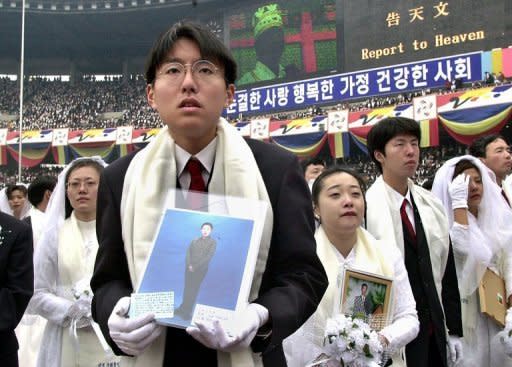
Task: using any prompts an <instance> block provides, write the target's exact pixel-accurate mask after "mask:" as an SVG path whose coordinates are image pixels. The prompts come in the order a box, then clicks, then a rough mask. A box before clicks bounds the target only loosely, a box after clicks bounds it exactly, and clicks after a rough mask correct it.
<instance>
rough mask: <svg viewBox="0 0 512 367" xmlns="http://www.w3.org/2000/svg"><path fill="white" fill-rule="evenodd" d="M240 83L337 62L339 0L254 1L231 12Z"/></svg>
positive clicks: (307, 72)
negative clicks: (337, 7) (337, 6)
mask: <svg viewBox="0 0 512 367" xmlns="http://www.w3.org/2000/svg"><path fill="white" fill-rule="evenodd" d="M227 21H228V27H229V45H230V48H231V51H232V52H233V55H234V57H235V59H236V61H237V63H238V65H239V73H238V76H239V78H238V83H237V85H238V86H249V85H250V86H255V85H258V84H268V83H269V82H277V81H288V80H297V79H304V78H307V77H310V76H315V75H325V74H327V73H329V71H331V70H333V69H336V68H337V59H338V57H337V51H336V49H337V46H336V1H335V0H315V1H304V0H282V1H270V2H254V3H251V4H250V5H244V7H240V8H236V9H233V11H230V12H229V13H228V19H227Z"/></svg>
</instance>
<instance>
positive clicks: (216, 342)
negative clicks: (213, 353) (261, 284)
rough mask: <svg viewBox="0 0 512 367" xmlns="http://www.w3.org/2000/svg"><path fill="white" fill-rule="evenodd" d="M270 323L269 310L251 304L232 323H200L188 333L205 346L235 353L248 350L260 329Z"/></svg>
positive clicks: (190, 327) (188, 330)
mask: <svg viewBox="0 0 512 367" xmlns="http://www.w3.org/2000/svg"><path fill="white" fill-rule="evenodd" d="M267 321H268V310H267V309H266V308H265V307H263V306H262V305H259V304H257V303H251V304H249V305H248V306H247V308H246V309H245V310H244V311H242V312H241V313H239V314H238V315H236V316H235V317H234V319H233V321H232V322H230V323H226V324H224V325H223V324H222V323H221V322H220V321H219V320H214V321H213V323H209V322H199V321H197V322H196V323H195V326H189V327H188V328H187V333H189V334H190V335H191V336H192V337H193V338H194V339H196V340H197V341H198V342H200V343H201V344H203V345H204V346H206V347H208V348H211V349H216V350H220V351H222V352H234V351H236V350H239V349H243V348H247V347H248V346H249V345H250V344H251V342H252V340H253V339H254V337H255V336H256V332H257V331H258V329H259V328H260V327H261V326H262V325H264V324H265V323H266V322H267Z"/></svg>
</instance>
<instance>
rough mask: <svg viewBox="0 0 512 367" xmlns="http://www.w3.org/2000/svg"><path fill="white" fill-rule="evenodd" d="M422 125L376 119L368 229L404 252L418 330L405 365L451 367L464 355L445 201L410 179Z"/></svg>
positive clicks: (372, 136)
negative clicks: (374, 170)
mask: <svg viewBox="0 0 512 367" xmlns="http://www.w3.org/2000/svg"><path fill="white" fill-rule="evenodd" d="M420 138H421V131H420V128H419V124H418V123H417V122H416V121H414V120H411V119H408V118H404V117H390V118H385V119H384V120H382V121H380V122H379V123H377V124H376V125H375V126H373V127H372V129H371V130H370V133H369V134H368V138H367V142H368V153H369V155H370V157H371V158H372V160H373V161H374V163H375V164H376V165H377V168H378V169H379V171H380V172H381V174H382V175H381V176H380V177H378V178H377V180H376V181H375V183H374V184H373V185H372V186H371V187H370V188H369V190H368V192H367V194H366V201H367V203H368V208H367V229H368V230H369V231H370V233H372V234H373V235H374V236H375V237H376V238H377V239H379V240H382V241H383V243H384V244H388V245H389V244H391V245H393V244H396V246H398V248H399V249H400V250H401V252H402V254H403V255H404V261H405V266H406V268H407V272H408V274H409V282H410V283H411V288H412V290H413V294H414V299H415V300H416V309H417V311H418V319H419V321H420V331H419V334H418V336H417V338H416V339H414V340H413V341H412V342H411V343H409V344H408V345H407V346H406V361H407V365H409V366H415V367H434V366H435V367H438V366H442V367H447V366H448V360H447V351H446V349H447V346H448V349H449V357H450V359H451V361H452V362H454V363H455V362H456V361H457V360H459V359H460V358H461V355H462V344H461V341H460V337H462V321H461V305H460V295H459V289H458V284H457V275H456V270H455V262H454V258H453V251H452V247H451V243H450V238H449V228H448V219H447V218H446V214H445V211H444V208H443V206H442V204H441V203H440V202H439V200H438V199H437V198H435V197H434V196H433V195H432V194H431V193H430V192H429V191H427V190H425V189H423V188H421V187H419V186H417V185H415V184H414V183H413V181H412V180H411V179H410V178H411V177H412V176H413V175H414V173H415V172H416V169H417V168H418V163H419V153H420V152H419V141H420Z"/></svg>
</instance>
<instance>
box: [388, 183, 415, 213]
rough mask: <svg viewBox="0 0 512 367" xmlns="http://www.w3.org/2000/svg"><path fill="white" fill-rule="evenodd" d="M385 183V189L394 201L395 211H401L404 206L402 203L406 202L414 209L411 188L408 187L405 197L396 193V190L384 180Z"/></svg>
mask: <svg viewBox="0 0 512 367" xmlns="http://www.w3.org/2000/svg"><path fill="white" fill-rule="evenodd" d="M382 182H384V188H385V189H386V191H387V192H388V193H389V195H390V196H391V198H392V200H393V203H392V205H393V208H392V209H394V210H400V207H401V206H402V203H403V201H404V199H405V200H407V202H408V203H409V205H410V206H411V208H412V200H411V190H409V186H407V192H406V193H405V196H404V195H402V194H400V193H399V192H398V191H396V190H395V189H394V188H392V187H391V186H389V185H388V184H387V183H386V181H384V180H382Z"/></svg>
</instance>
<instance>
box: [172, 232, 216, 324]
mask: <svg viewBox="0 0 512 367" xmlns="http://www.w3.org/2000/svg"><path fill="white" fill-rule="evenodd" d="M212 229H213V225H212V224H211V223H208V222H206V223H203V224H202V225H201V237H198V238H196V239H193V240H192V242H190V245H189V246H188V249H187V257H186V259H185V286H184V289H183V300H182V302H181V305H180V307H178V309H176V311H175V313H176V314H177V315H178V316H181V317H182V318H183V319H190V318H191V317H192V311H193V309H194V305H195V303H196V298H197V294H198V293H199V288H200V287H201V283H202V282H203V279H204V277H205V276H206V273H207V272H208V265H209V264H210V260H211V259H212V257H213V255H214V254H215V249H216V248H217V241H215V240H214V239H213V238H212V237H211V232H212Z"/></svg>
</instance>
